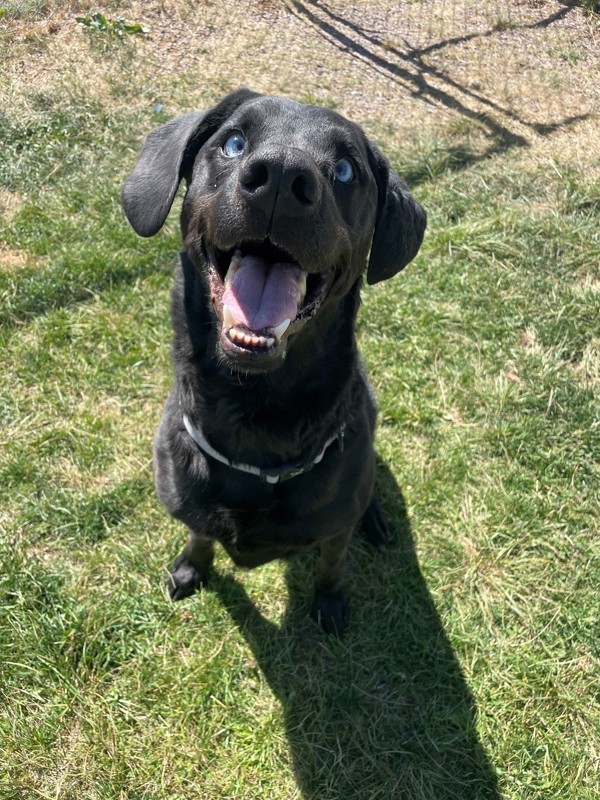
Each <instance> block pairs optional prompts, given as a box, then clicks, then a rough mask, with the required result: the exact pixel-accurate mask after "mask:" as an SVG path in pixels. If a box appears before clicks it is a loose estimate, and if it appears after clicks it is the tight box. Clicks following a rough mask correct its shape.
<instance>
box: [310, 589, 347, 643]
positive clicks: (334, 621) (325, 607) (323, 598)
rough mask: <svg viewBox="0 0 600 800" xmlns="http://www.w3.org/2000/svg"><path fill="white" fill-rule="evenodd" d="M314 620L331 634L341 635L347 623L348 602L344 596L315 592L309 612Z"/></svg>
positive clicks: (341, 594)
mask: <svg viewBox="0 0 600 800" xmlns="http://www.w3.org/2000/svg"><path fill="white" fill-rule="evenodd" d="M310 615H311V617H312V618H313V619H314V621H315V622H316V623H317V624H318V625H319V626H320V627H321V628H322V629H323V630H324V631H325V633H328V634H330V635H332V636H341V635H342V634H343V633H344V631H345V630H346V626H347V625H348V617H349V614H348V603H347V602H346V596H345V595H344V594H343V593H340V594H323V593H322V592H317V593H316V594H315V599H314V602H313V606H312V609H311V612H310Z"/></svg>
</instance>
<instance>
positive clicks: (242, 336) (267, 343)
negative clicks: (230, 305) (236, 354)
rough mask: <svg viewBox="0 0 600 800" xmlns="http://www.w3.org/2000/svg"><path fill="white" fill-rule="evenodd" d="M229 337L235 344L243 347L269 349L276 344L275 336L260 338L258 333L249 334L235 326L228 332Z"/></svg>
mask: <svg viewBox="0 0 600 800" xmlns="http://www.w3.org/2000/svg"><path fill="white" fill-rule="evenodd" d="M227 336H228V337H229V339H230V341H232V342H233V343H234V344H238V345H241V346H242V347H255V348H263V349H269V348H270V347H273V345H274V344H275V342H276V339H275V338H274V337H273V336H259V335H258V334H256V333H247V332H246V331H243V330H240V328H236V327H235V326H233V327H231V328H229V330H227Z"/></svg>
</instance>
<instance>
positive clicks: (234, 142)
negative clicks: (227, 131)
mask: <svg viewBox="0 0 600 800" xmlns="http://www.w3.org/2000/svg"><path fill="white" fill-rule="evenodd" d="M245 147H246V139H245V138H244V136H243V134H241V133H239V132H238V133H232V134H231V136H230V137H229V138H228V139H227V140H226V142H225V144H224V145H223V153H224V154H225V155H226V156H227V158H235V157H236V156H241V155H242V153H243V152H244V149H245Z"/></svg>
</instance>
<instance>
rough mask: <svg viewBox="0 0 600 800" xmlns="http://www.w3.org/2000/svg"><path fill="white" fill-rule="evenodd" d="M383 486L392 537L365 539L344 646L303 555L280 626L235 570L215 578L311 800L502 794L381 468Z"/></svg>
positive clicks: (356, 551)
mask: <svg viewBox="0 0 600 800" xmlns="http://www.w3.org/2000/svg"><path fill="white" fill-rule="evenodd" d="M377 493H378V496H379V498H380V499H381V500H382V504H383V506H384V508H385V510H386V513H387V515H388V516H389V518H390V521H391V524H392V528H393V543H392V546H391V547H390V549H389V550H388V552H387V553H385V554H383V555H380V554H375V553H374V552H373V550H372V548H369V547H368V546H367V545H366V544H363V543H362V541H361V540H360V537H359V536H358V535H357V537H356V540H357V543H356V545H354V546H353V548H352V554H351V559H350V565H349V583H350V599H351V614H352V616H351V623H350V626H349V629H348V631H347V632H346V634H345V637H344V639H343V640H342V641H341V642H340V641H338V640H336V639H333V638H331V637H327V636H325V635H324V634H322V633H321V632H320V631H319V630H318V629H317V627H316V625H315V624H314V623H313V622H312V621H310V620H308V619H307V618H306V612H307V608H308V606H309V603H310V597H309V591H310V589H309V588H308V585H310V583H311V581H308V580H307V564H306V561H305V560H304V559H300V560H298V561H292V562H290V564H289V566H288V569H287V573H286V577H287V581H288V585H289V593H290V599H289V604H288V609H287V612H286V615H285V619H284V621H283V624H282V626H281V627H280V628H279V627H277V626H276V625H275V624H273V623H272V622H269V621H268V620H267V619H265V617H264V616H263V615H262V614H261V613H260V612H259V611H258V610H257V609H256V607H255V606H254V605H253V604H252V602H251V600H250V598H249V597H248V595H247V594H246V592H245V590H244V589H243V587H242V586H241V584H240V583H238V581H236V580H235V579H234V578H232V577H230V576H225V577H218V576H215V580H214V582H211V585H212V587H213V588H214V589H215V590H216V592H217V594H218V596H219V597H220V600H221V602H222V603H223V604H224V606H225V607H226V608H227V609H228V611H229V612H230V614H231V615H232V617H233V618H234V620H235V621H236V623H237V624H238V625H239V627H240V629H241V631H242V632H243V635H244V636H245V638H246V640H247V642H248V645H249V646H250V648H251V649H252V652H253V654H254V656H255V658H256V661H257V663H258V665H259V667H260V669H261V670H262V672H263V673H264V675H265V677H266V679H267V681H268V683H269V685H270V687H271V689H272V690H273V692H274V693H275V695H276V696H277V697H278V699H279V701H280V702H281V704H282V708H283V713H284V715H285V724H286V732H287V737H288V740H289V745H290V749H291V755H292V759H293V766H294V771H295V776H296V780H297V783H298V786H299V788H300V791H301V794H302V797H303V798H305V800H307V799H308V798H310V799H311V800H335V799H336V798H340V800H341V799H342V798H343V800H355V799H356V800H359V799H362V798H365V799H366V798H369V800H370V799H371V798H373V800H375V798H381V799H382V800H384V798H385V800H389V798H399V799H400V800H403V799H404V798H406V800H425V798H427V799H428V800H431V799H432V798H436V799H437V798H440V800H441V798H461V800H471V798H472V799H473V800H475V798H477V800H484V798H485V799H486V800H487V799H489V800H493V799H494V798H497V799H498V800H499V798H500V794H499V791H498V788H497V780H496V776H495V773H494V770H493V767H492V765H491V764H490V762H489V760H488V758H487V756H486V755H485V752H484V750H483V747H482V745H481V743H480V742H479V739H478V737H477V733H476V708H475V704H474V701H473V697H472V695H471V692H470V691H469V688H468V686H467V684H466V682H465V679H464V677H463V675H462V672H461V669H460V666H459V664H458V661H457V659H456V656H455V654H454V651H453V649H452V646H451V645H450V643H449V641H448V638H447V636H446V634H445V632H444V629H443V627H442V623H441V621H440V618H439V616H438V614H437V612H436V609H435V606H434V604H433V601H432V598H431V596H430V594H429V592H428V590H427V586H426V584H425V581H424V579H423V576H422V575H421V572H420V569H419V564H418V561H417V557H416V553H415V547H414V543H413V539H412V535H411V531H410V526H409V523H408V519H407V515H406V507H405V504H404V499H403V497H402V493H401V491H400V489H399V487H398V486H397V484H396V483H395V480H394V478H393V476H392V475H391V473H390V472H389V470H387V468H386V467H385V466H382V465H381V464H380V465H379V470H378V479H377ZM361 598H362V599H363V601H364V602H361Z"/></svg>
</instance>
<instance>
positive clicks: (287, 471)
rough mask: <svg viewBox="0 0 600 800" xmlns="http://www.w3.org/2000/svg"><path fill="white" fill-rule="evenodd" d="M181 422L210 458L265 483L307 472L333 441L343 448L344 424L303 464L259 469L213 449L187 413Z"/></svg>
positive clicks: (320, 458)
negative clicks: (232, 459)
mask: <svg viewBox="0 0 600 800" xmlns="http://www.w3.org/2000/svg"><path fill="white" fill-rule="evenodd" d="M183 424H184V425H185V428H186V430H187V432H188V433H189V435H190V436H191V437H192V439H193V440H194V442H196V444H197V445H198V447H199V448H200V450H202V451H203V452H204V453H206V454H207V455H209V456H210V457H211V458H214V459H215V460H216V461H220V462H221V464H226V465H227V466H228V467H231V469H237V470H239V471H240V472H247V473H249V474H250V475H256V476H257V477H259V478H261V480H263V481H265V482H266V483H280V482H281V481H287V480H289V479H290V478H295V477H296V476H297V475H303V474H304V473H305V472H309V471H310V470H311V469H312V468H313V467H314V466H315V464H318V463H319V462H320V461H321V460H322V459H323V456H324V455H325V452H326V451H327V448H328V447H329V446H330V445H332V444H333V443H334V442H335V441H337V443H338V447H339V449H340V453H341V452H343V450H344V431H345V428H346V426H345V425H342V426H341V427H340V428H339V430H338V431H336V433H335V434H334V435H333V436H332V437H331V438H330V439H328V440H327V441H326V442H325V444H324V445H323V446H322V447H321V448H320V450H319V452H318V453H317V454H316V456H315V457H314V458H312V459H311V460H309V461H307V462H305V463H304V464H284V465H283V466H281V467H276V468H275V469H261V468H260V467H255V466H253V465H252V464H242V463H241V462H237V461H231V460H230V459H228V458H227V457H226V456H224V455H223V454H222V453H219V451H218V450H215V448H214V447H212V446H211V445H210V444H209V443H208V442H207V440H206V437H205V436H204V434H203V433H202V431H201V430H200V428H197V427H196V426H195V425H193V424H192V422H191V421H190V418H189V417H188V416H187V414H184V415H183Z"/></svg>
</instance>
